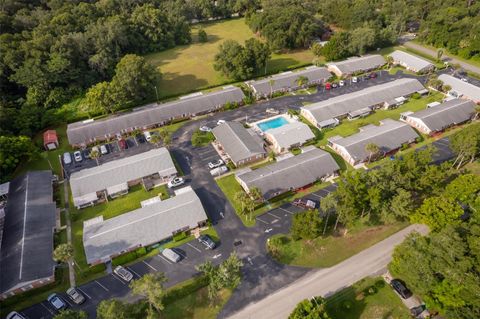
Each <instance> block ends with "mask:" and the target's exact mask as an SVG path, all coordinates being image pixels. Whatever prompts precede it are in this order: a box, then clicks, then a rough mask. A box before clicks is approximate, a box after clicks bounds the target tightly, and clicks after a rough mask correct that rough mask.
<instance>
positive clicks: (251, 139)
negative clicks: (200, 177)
mask: <svg viewBox="0 0 480 319" xmlns="http://www.w3.org/2000/svg"><path fill="white" fill-rule="evenodd" d="M212 133H213V135H215V138H216V139H217V141H218V142H219V143H220V144H222V147H223V149H224V150H225V152H226V153H227V154H228V156H230V158H231V159H232V161H234V162H235V163H237V162H239V161H241V160H243V159H246V158H249V157H251V156H255V155H257V154H264V153H265V149H264V148H263V142H262V140H261V139H260V138H258V137H257V136H255V133H254V132H253V131H251V130H247V129H246V128H244V127H243V125H242V123H239V122H226V123H223V124H220V125H218V126H217V127H215V128H214V129H213V130H212Z"/></svg>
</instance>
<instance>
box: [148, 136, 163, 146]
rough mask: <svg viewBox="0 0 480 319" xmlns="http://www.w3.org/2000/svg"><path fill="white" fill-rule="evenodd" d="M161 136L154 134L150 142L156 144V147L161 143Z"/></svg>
mask: <svg viewBox="0 0 480 319" xmlns="http://www.w3.org/2000/svg"><path fill="white" fill-rule="evenodd" d="M160 141H161V138H160V135H158V134H152V137H151V138H150V142H151V143H153V145H155V147H158V143H160Z"/></svg>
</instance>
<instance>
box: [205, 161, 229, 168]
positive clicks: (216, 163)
mask: <svg viewBox="0 0 480 319" xmlns="http://www.w3.org/2000/svg"><path fill="white" fill-rule="evenodd" d="M223 164H225V163H223V161H222V160H221V159H219V160H216V161H213V162H210V163H208V168H210V169H214V168H216V167H219V166H222V165H223Z"/></svg>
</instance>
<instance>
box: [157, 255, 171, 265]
mask: <svg viewBox="0 0 480 319" xmlns="http://www.w3.org/2000/svg"><path fill="white" fill-rule="evenodd" d="M158 257H160V258H162V259H163V260H164V261H166V262H167V263H169V264H170V265H171V264H172V263H171V262H170V261H168V260H167V259H166V258H164V257H163V256H162V255H158Z"/></svg>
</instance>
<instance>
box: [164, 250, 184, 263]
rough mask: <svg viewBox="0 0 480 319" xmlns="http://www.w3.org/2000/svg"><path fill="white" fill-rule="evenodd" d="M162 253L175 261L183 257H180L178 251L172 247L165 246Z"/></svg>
mask: <svg viewBox="0 0 480 319" xmlns="http://www.w3.org/2000/svg"><path fill="white" fill-rule="evenodd" d="M162 255H163V257H165V258H167V259H168V260H170V261H171V262H174V263H178V262H179V261H180V259H182V257H180V255H179V254H177V253H176V252H174V251H173V250H172V249H170V248H165V249H164V250H163V251H162Z"/></svg>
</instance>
